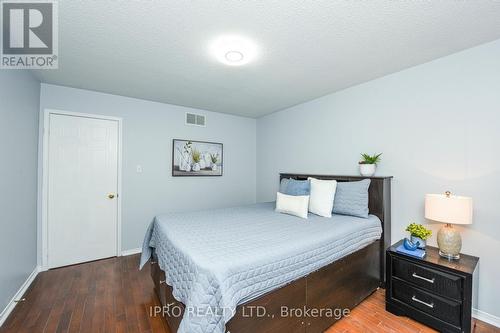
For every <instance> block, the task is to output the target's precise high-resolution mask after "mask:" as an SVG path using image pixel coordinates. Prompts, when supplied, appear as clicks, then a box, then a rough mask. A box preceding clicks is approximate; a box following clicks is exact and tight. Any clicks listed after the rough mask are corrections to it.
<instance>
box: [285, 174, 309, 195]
mask: <svg viewBox="0 0 500 333" xmlns="http://www.w3.org/2000/svg"><path fill="white" fill-rule="evenodd" d="M284 190H285V192H281V191H280V192H281V193H284V194H287V195H309V192H310V191H311V185H310V184H309V180H295V179H291V178H290V179H288V183H287V184H286V188H285V189H284Z"/></svg>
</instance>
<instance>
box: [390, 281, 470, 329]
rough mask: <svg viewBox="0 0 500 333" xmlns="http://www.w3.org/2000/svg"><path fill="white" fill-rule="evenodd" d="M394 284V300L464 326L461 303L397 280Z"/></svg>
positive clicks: (450, 322)
mask: <svg viewBox="0 0 500 333" xmlns="http://www.w3.org/2000/svg"><path fill="white" fill-rule="evenodd" d="M392 284H393V290H392V295H391V296H392V297H393V298H394V299H396V300H398V301H400V302H403V303H405V304H407V305H410V306H412V307H414V308H416V309H418V310H420V311H423V312H425V313H427V314H429V315H431V316H433V317H436V318H439V319H441V320H443V321H445V322H447V323H449V324H452V325H454V326H457V327H460V326H461V325H462V323H461V319H460V318H461V313H462V312H461V304H460V303H459V302H455V301H451V300H448V299H445V298H442V297H439V296H435V295H432V294H430V293H428V292H426V291H424V290H421V289H418V288H415V287H413V286H411V285H409V284H408V283H405V282H403V281H401V280H399V279H396V278H394V279H393V280H392Z"/></svg>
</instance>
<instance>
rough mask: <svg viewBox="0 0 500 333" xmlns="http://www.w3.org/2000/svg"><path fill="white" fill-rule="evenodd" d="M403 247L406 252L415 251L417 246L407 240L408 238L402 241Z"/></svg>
mask: <svg viewBox="0 0 500 333" xmlns="http://www.w3.org/2000/svg"><path fill="white" fill-rule="evenodd" d="M403 246H404V247H405V249H407V250H408V251H415V250H416V249H417V248H418V245H417V244H415V243H413V242H412V241H411V240H409V239H408V238H405V240H404V241H403Z"/></svg>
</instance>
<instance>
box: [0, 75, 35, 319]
mask: <svg viewBox="0 0 500 333" xmlns="http://www.w3.org/2000/svg"><path fill="white" fill-rule="evenodd" d="M0 101H1V102H0V175H1V176H0V230H1V232H0V267H1V268H0V311H2V310H3V309H4V308H5V306H6V305H7V304H8V303H9V301H10V300H11V298H12V297H13V296H14V295H15V293H16V292H17V291H18V290H19V288H20V287H21V285H22V284H23V283H24V281H26V279H27V277H28V276H29V275H30V274H31V273H32V272H33V270H34V269H35V267H36V262H37V245H36V241H37V236H36V230H37V227H36V216H37V213H36V212H37V151H38V110H39V103H40V83H39V82H38V80H36V79H35V78H34V77H33V76H32V75H31V74H30V73H29V72H27V71H24V70H0Z"/></svg>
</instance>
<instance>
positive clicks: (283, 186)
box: [279, 178, 290, 194]
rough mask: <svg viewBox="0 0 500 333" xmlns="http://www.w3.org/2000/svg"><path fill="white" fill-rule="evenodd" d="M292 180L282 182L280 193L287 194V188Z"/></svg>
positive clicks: (286, 179) (287, 179)
mask: <svg viewBox="0 0 500 333" xmlns="http://www.w3.org/2000/svg"><path fill="white" fill-rule="evenodd" d="M289 181H290V178H283V179H282V180H281V182H280V190H279V191H280V193H283V194H286V187H287V186H288V182H289Z"/></svg>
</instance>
